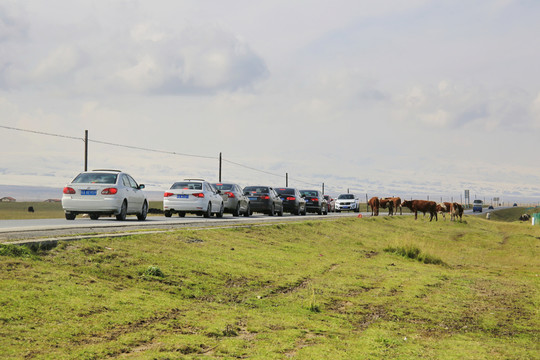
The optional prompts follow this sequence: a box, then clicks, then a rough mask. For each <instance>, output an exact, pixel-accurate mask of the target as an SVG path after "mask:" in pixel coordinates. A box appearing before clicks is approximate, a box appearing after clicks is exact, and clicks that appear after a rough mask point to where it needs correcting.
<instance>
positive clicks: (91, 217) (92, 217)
mask: <svg viewBox="0 0 540 360" xmlns="http://www.w3.org/2000/svg"><path fill="white" fill-rule="evenodd" d="M90 219H92V220H97V219H99V215H98V214H90Z"/></svg>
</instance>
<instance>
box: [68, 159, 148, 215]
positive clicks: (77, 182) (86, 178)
mask: <svg viewBox="0 0 540 360" xmlns="http://www.w3.org/2000/svg"><path fill="white" fill-rule="evenodd" d="M143 189H144V184H137V182H136V181H135V180H134V179H133V178H132V177H131V175H129V174H127V173H125V172H123V171H120V170H99V169H98V170H91V171H84V172H81V173H80V174H78V175H77V176H76V177H75V178H74V179H73V180H72V181H71V182H70V183H69V184H67V185H66V186H65V187H64V189H63V195H62V209H63V210H64V214H65V217H66V219H67V220H75V217H77V215H79V214H88V215H89V216H90V219H92V220H97V219H99V217H100V216H111V215H114V216H116V219H117V220H120V221H123V220H126V216H127V215H137V219H138V220H140V221H143V220H145V219H146V216H147V214H148V200H147V198H146V195H145V193H144V192H143Z"/></svg>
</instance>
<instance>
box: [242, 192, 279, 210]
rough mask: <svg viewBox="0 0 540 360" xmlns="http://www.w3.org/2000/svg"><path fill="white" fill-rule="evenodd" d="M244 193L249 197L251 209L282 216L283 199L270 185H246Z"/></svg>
mask: <svg viewBox="0 0 540 360" xmlns="http://www.w3.org/2000/svg"><path fill="white" fill-rule="evenodd" d="M244 194H245V195H246V196H247V197H248V198H249V204H250V207H251V211H253V212H258V213H263V214H267V215H270V216H274V215H275V214H278V215H279V216H283V201H282V200H281V198H280V197H279V195H278V194H277V192H276V191H275V190H274V188H272V187H270V186H246V187H245V188H244Z"/></svg>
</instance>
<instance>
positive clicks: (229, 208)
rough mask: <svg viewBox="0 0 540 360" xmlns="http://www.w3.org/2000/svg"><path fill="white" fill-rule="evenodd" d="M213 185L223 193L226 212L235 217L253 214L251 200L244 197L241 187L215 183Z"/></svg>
mask: <svg viewBox="0 0 540 360" xmlns="http://www.w3.org/2000/svg"><path fill="white" fill-rule="evenodd" d="M212 185H213V186H214V187H215V188H216V189H218V190H219V191H220V193H221V197H222V198H223V205H224V212H226V213H230V214H232V215H233V216H240V215H244V216H246V217H248V216H250V215H251V214H252V211H251V208H250V204H249V198H248V197H247V196H246V195H244V191H243V190H242V188H241V187H240V185H238V184H233V183H215V184H212Z"/></svg>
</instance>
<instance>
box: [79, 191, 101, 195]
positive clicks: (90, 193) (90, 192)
mask: <svg viewBox="0 0 540 360" xmlns="http://www.w3.org/2000/svg"><path fill="white" fill-rule="evenodd" d="M96 194H97V190H81V195H96Z"/></svg>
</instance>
